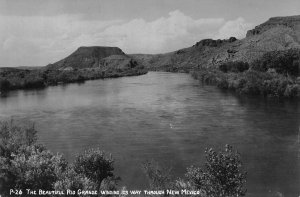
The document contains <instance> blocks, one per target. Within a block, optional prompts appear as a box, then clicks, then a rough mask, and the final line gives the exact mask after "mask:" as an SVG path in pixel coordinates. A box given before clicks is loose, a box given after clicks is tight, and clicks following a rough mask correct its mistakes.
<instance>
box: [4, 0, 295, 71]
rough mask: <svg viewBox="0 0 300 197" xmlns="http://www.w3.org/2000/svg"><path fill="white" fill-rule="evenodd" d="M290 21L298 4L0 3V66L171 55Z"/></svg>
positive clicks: (175, 0) (229, 0)
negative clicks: (93, 53)
mask: <svg viewBox="0 0 300 197" xmlns="http://www.w3.org/2000/svg"><path fill="white" fill-rule="evenodd" d="M288 15H300V0H0V66H44V65H47V64H48V63H53V62H56V61H58V60H60V59H62V58H64V57H65V56H67V55H69V54H70V53H72V52H73V51H75V50H76V49H77V48H78V47H79V46H92V45H97V46H117V47H120V48H121V49H122V50H123V51H124V52H125V53H163V52H169V51H173V50H177V49H180V48H183V47H188V46H191V45H193V44H194V43H195V42H197V41H199V40H201V39H204V38H222V39H223V38H228V37H230V36H236V37H238V38H243V37H244V36H245V34H246V31H247V30H248V29H251V28H252V27H254V26H255V25H258V24H260V23H262V22H265V21H266V20H267V19H268V18H270V17H273V16H288Z"/></svg>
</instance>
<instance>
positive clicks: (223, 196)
mask: <svg viewBox="0 0 300 197" xmlns="http://www.w3.org/2000/svg"><path fill="white" fill-rule="evenodd" d="M205 156H206V162H205V164H204V166H203V167H195V166H191V167H189V168H187V172H186V174H185V177H186V179H178V180H172V178H171V176H170V174H171V172H170V169H162V168H160V167H159V166H158V165H157V164H156V163H155V162H148V163H146V164H144V167H143V168H144V171H145V173H146V175H147V177H148V179H149V182H150V187H151V189H154V190H164V191H166V192H165V194H167V190H170V189H172V190H177V191H184V190H188V191H199V195H197V196H203V197H216V196H220V197H231V196H232V197H233V196H245V194H246V189H245V183H246V172H244V171H242V162H241V158H240V155H239V153H237V152H236V151H235V150H234V149H233V147H232V146H229V145H226V146H225V150H224V151H219V152H216V151H214V150H213V149H207V150H206V151H205ZM181 194H182V193H181ZM182 196H189V195H186V194H185V193H183V194H182ZM191 196H193V195H191Z"/></svg>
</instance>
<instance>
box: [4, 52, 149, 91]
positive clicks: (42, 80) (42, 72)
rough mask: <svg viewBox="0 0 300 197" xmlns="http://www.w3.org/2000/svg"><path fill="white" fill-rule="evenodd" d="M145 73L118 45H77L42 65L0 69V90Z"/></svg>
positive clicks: (137, 62)
mask: <svg viewBox="0 0 300 197" xmlns="http://www.w3.org/2000/svg"><path fill="white" fill-rule="evenodd" d="M145 73H147V70H146V69H145V67H144V66H143V65H142V64H141V63H140V62H139V61H136V60H135V59H134V58H132V57H129V56H128V55H126V54H125V53H124V52H123V51H122V50H121V49H120V48H117V47H101V46H92V47H79V48H78V49H77V50H76V51H75V52H74V53H72V54H71V55H69V56H68V57H66V58H64V59H62V60H60V61H58V62H56V63H53V64H49V65H47V66H45V67H39V68H36V69H30V68H22V67H16V68H0V91H7V90H12V89H24V88H41V87H45V86H49V85H56V84H60V83H71V82H79V81H84V80H89V79H102V78H112V77H123V76H133V75H141V74H145Z"/></svg>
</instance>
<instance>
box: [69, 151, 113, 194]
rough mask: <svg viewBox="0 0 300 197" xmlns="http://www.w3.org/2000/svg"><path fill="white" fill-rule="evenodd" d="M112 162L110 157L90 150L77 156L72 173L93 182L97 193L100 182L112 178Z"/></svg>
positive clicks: (101, 152)
mask: <svg viewBox="0 0 300 197" xmlns="http://www.w3.org/2000/svg"><path fill="white" fill-rule="evenodd" d="M113 162H114V160H113V159H112V157H111V155H110V156H109V157H108V156H107V155H106V154H105V153H104V152H103V151H101V150H100V149H90V150H88V151H86V152H84V153H83V154H81V155H79V156H77V158H76V160H75V162H74V171H75V172H76V173H78V174H83V175H85V176H86V177H87V178H89V179H90V180H91V181H93V182H95V183H96V184H97V191H99V190H100V186H101V183H102V181H103V180H104V179H106V178H109V177H113V170H114V167H113Z"/></svg>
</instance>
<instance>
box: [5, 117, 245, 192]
mask: <svg viewBox="0 0 300 197" xmlns="http://www.w3.org/2000/svg"><path fill="white" fill-rule="evenodd" d="M205 153H206V160H207V161H206V163H205V165H204V167H203V168H199V167H193V166H192V167H190V168H188V169H187V173H186V178H185V179H179V180H173V179H172V178H171V170H170V169H163V168H161V167H160V166H159V165H158V164H156V163H155V162H148V163H146V164H144V165H143V169H144V172H145V173H146V175H147V177H148V179H149V183H150V188H151V189H154V190H165V191H166V190H170V189H174V190H178V191H181V190H191V191H192V190H198V191H200V192H201V195H200V196H204V197H212V196H213V197H215V196H221V197H223V196H224V197H225V196H226V197H229V196H243V195H244V194H245V192H246V190H245V189H244V183H245V180H246V177H245V173H244V172H242V171H241V167H242V164H241V161H240V155H239V154H238V153H237V152H236V151H234V150H233V148H232V147H231V146H226V148H225V151H220V152H215V151H214V150H213V149H208V150H207V151H206V152H205ZM113 163H114V160H113V159H112V157H111V155H109V156H108V155H107V154H106V153H105V152H103V151H101V150H100V149H90V150H87V151H85V152H84V153H83V154H80V155H78V156H77V157H76V159H75V161H74V162H73V163H68V162H67V161H66V160H65V159H64V158H63V157H62V155H60V154H56V155H54V154H53V153H51V152H50V151H48V150H47V149H46V148H45V147H44V146H42V145H39V144H37V131H36V130H35V127H34V125H31V126H29V127H20V126H17V125H16V124H15V123H14V121H11V122H1V123H0V195H2V196H11V194H10V189H14V191H13V192H15V193H14V194H13V195H17V194H16V193H18V194H20V191H21V192H26V189H31V190H32V191H34V190H36V191H38V190H39V189H42V190H45V191H46V190H47V191H64V193H63V194H60V195H59V196H67V195H70V194H68V193H67V190H72V191H78V190H79V189H80V190H81V191H100V190H101V191H103V190H107V191H112V190H115V191H116V190H122V189H121V188H118V187H117V184H118V181H119V178H117V177H115V175H114V167H113ZM23 194H25V193H23ZM165 194H166V193H165ZM43 196H56V194H55V193H51V194H47V195H43ZM72 196H80V195H79V194H78V193H75V194H72ZM85 196H95V195H93V194H87V195H85ZM110 196H112V195H110ZM115 196H119V195H115ZM184 196H188V195H184ZM198 196H199V195H198Z"/></svg>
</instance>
